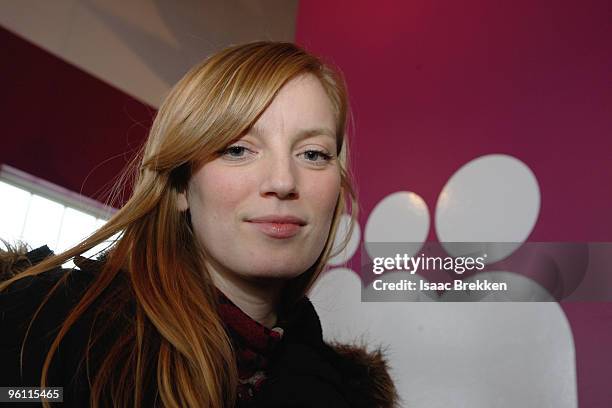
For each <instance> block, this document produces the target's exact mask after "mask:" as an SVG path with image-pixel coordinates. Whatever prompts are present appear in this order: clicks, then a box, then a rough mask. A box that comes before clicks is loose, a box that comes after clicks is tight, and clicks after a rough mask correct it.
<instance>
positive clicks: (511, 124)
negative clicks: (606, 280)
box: [296, 0, 612, 407]
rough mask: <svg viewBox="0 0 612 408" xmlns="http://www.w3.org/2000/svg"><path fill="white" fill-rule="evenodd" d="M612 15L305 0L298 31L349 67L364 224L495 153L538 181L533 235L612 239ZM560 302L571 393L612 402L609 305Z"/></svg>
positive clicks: (513, 6) (566, 8)
mask: <svg viewBox="0 0 612 408" xmlns="http://www.w3.org/2000/svg"><path fill="white" fill-rule="evenodd" d="M611 17H612V14H611V4H610V2H609V1H577V0H574V1H546V0H536V1H533V0H531V1H513V2H491V1H483V0H468V1H461V2H457V1H451V0H447V1H430V0H417V1H411V2H403V1H399V0H394V1H382V2H374V3H373V2H354V1H347V0H345V1H334V2H328V1H323V0H311V1H303V2H301V3H300V9H299V14H298V23H297V34H296V39H297V41H298V42H299V43H300V44H302V45H304V46H306V47H307V48H308V49H310V50H312V51H314V52H316V53H319V54H321V55H323V56H326V57H328V59H330V60H331V61H332V62H334V63H336V64H337V65H339V66H340V68H341V69H342V70H343V71H344V73H345V75H346V77H347V80H348V85H349V90H350V93H351V97H352V103H353V113H354V116H355V122H356V132H355V133H354V134H353V135H352V136H353V139H352V140H353V150H354V153H355V154H354V157H355V160H356V163H358V164H357V167H356V169H357V178H358V181H359V188H360V193H361V200H360V203H361V206H362V212H361V216H360V224H361V225H362V227H363V226H364V225H365V222H366V220H367V216H368V214H369V213H370V212H371V211H372V209H373V208H374V206H375V205H376V204H377V203H378V202H379V201H380V200H381V199H382V198H384V197H385V196H386V195H388V194H389V193H392V192H394V191H399V190H409V191H414V192H417V193H418V194H419V195H420V196H421V197H423V199H424V200H425V202H426V203H427V205H428V207H429V208H430V209H433V208H435V203H436V200H437V198H438V194H439V192H440V190H441V189H442V187H443V185H444V183H446V181H447V180H448V178H449V177H450V176H451V175H452V174H453V173H454V172H455V171H456V170H457V169H458V168H459V167H461V166H462V165H463V164H465V163H467V162H468V161H470V160H472V159H474V158H476V157H478V156H481V155H485V154H491V153H504V154H509V155H512V156H514V157H516V158H518V159H520V160H521V161H523V162H524V163H525V164H527V165H528V166H529V167H530V168H531V169H532V171H533V172H534V173H535V175H536V177H537V179H538V183H539V185H540V190H541V196H542V207H541V210H540V215H539V219H538V222H537V224H536V226H535V228H534V230H533V232H532V234H531V235H530V237H529V240H531V241H611V240H612V92H610V91H611V90H612V83H611V82H612V81H611V78H612V76H611V73H612V24H610V21H611ZM429 239H430V240H436V237H435V233H434V232H433V228H432V230H431V232H430V235H429ZM356 258H357V259H358V258H359V257H358V256H356ZM353 259H355V258H353ZM563 308H564V311H565V312H566V314H567V316H568V318H569V320H570V323H571V325H572V329H573V331H574V340H575V345H576V354H577V370H578V392H579V400H580V406H581V407H604V406H605V407H608V406H611V405H610V404H612V391H611V389H610V386H609V385H610V378H611V377H612V353H610V344H612V305H610V304H607V303H605V304H604V303H596V304H565V305H563Z"/></svg>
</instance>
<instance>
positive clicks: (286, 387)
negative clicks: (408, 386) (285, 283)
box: [256, 297, 398, 408]
mask: <svg viewBox="0 0 612 408" xmlns="http://www.w3.org/2000/svg"><path fill="white" fill-rule="evenodd" d="M290 314H291V315H292V319H290V320H288V321H287V322H285V327H286V328H287V330H286V331H285V334H284V337H283V341H282V342H281V345H282V346H281V348H280V350H279V352H278V354H277V355H276V356H275V358H274V360H273V363H272V366H273V367H272V371H271V374H272V378H271V381H270V382H269V383H268V385H267V388H266V389H265V392H264V393H263V394H262V395H261V396H260V397H261V401H265V404H264V405H265V406H268V407H277V406H278V407H281V406H288V405H290V406H296V407H315V406H316V407H319V406H325V407H327V406H329V407H332V406H333V407H352V408H354V407H364V408H365V407H368V408H372V407H376V408H391V407H396V406H397V404H398V396H397V392H396V390H395V386H394V384H393V381H392V379H391V376H390V373H389V366H388V364H387V360H386V356H385V352H384V350H383V349H382V348H380V347H379V348H376V349H374V350H369V349H368V348H367V346H366V345H364V344H359V345H358V344H344V343H340V342H334V341H325V340H323V336H322V327H321V323H320V319H319V316H318V314H317V312H316V310H315V308H314V306H313V305H312V303H311V302H310V300H309V299H308V298H307V297H304V299H303V300H302V301H301V302H300V303H299V307H298V308H296V311H295V312H294V313H290ZM298 401H299V403H298ZM288 402H291V403H294V405H291V404H289V403H288ZM256 406H258V405H256Z"/></svg>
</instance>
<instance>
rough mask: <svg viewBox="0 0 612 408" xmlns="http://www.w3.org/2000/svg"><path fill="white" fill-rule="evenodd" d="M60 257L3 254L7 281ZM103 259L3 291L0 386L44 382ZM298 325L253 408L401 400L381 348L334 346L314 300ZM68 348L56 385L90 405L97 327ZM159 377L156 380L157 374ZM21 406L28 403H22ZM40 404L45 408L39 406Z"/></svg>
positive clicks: (80, 328)
mask: <svg viewBox="0 0 612 408" xmlns="http://www.w3.org/2000/svg"><path fill="white" fill-rule="evenodd" d="M50 254H52V252H51V251H50V250H49V249H48V248H47V247H46V246H45V247H41V248H38V249H36V250H34V251H30V252H27V253H26V252H25V251H24V250H21V251H19V250H9V251H0V278H1V279H7V278H9V277H11V276H12V275H14V274H15V273H17V272H19V271H21V270H23V269H25V268H26V267H28V266H29V265H32V264H35V263H37V262H39V261H41V260H42V259H44V258H45V257H47V256H49V255H50ZM97 262H98V261H92V260H88V259H85V258H80V262H77V265H78V266H79V268H80V270H72V271H71V270H66V269H60V268H57V269H55V270H51V271H47V272H44V273H42V274H40V275H38V276H36V277H29V278H25V279H22V280H20V281H18V282H15V283H13V284H12V285H10V286H9V287H8V288H7V289H6V290H5V291H3V292H0V333H2V334H1V336H0V337H1V338H0V361H2V365H1V367H0V386H35V385H36V384H39V378H40V372H41V367H42V362H43V361H44V357H45V355H46V352H47V350H48V348H49V345H50V343H51V341H52V340H53V338H54V337H55V336H54V335H55V334H56V333H57V329H58V327H59V324H60V323H61V322H62V321H63V318H65V316H66V314H67V312H68V311H69V310H70V308H71V307H72V306H73V305H74V304H76V302H78V299H79V294H81V293H82V292H83V290H84V289H85V288H86V287H87V285H88V284H89V282H91V280H92V279H93V277H94V276H95V273H96V271H97V270H99V264H98V265H96V263H97ZM66 274H68V276H67V279H66V280H65V281H64V282H63V284H62V286H61V288H60V290H58V291H56V292H55V293H54V295H53V296H52V297H51V299H50V300H49V302H48V303H47V305H46V306H45V307H44V308H43V309H42V310H41V312H40V314H39V317H38V318H37V319H36V320H35V323H34V324H33V325H32V328H31V329H30V333H29V335H28V341H27V342H26V343H25V347H24V354H23V372H22V373H21V374H20V369H19V368H20V349H21V345H22V341H23V339H24V335H25V330H26V329H27V326H28V324H29V322H30V320H31V317H32V315H33V313H34V312H35V310H36V308H37V307H38V305H39V304H40V302H41V300H42V299H43V297H44V295H45V294H46V293H48V291H49V290H50V288H51V287H52V286H53V285H54V284H55V283H57V282H58V280H59V279H61V278H62V277H64V276H65V275H66ZM303 304H304V306H303V307H302V308H301V310H300V314H299V318H298V319H297V320H296V322H298V324H296V325H294V327H293V329H292V330H289V331H287V332H286V336H285V337H284V338H283V341H282V347H280V348H279V349H278V351H277V352H276V354H275V356H274V359H273V362H272V364H271V368H270V372H269V376H268V377H269V380H268V381H267V383H266V385H265V387H264V388H263V389H262V390H261V392H260V393H259V394H258V395H257V398H256V399H255V400H254V401H252V402H251V403H249V404H248V405H239V406H240V408H243V407H244V408H251V407H269V408H275V407H279V408H280V407H296V408H297V407H304V408H306V407H317V408H321V407H338V408H342V407H364V408H365V407H368V408H370V407H371V408H375V407H376V408H388V407H389V408H390V407H396V406H397V404H398V396H397V393H396V390H395V387H394V384H393V381H392V380H391V377H390V375H389V372H388V366H387V363H386V361H385V359H384V357H383V353H382V351H381V350H380V349H378V350H375V351H368V350H367V349H366V348H365V347H363V346H357V345H347V344H339V343H328V342H325V341H324V340H323V337H322V330H321V323H320V321H319V317H318V315H317V313H316V311H315V309H314V307H313V306H312V304H311V303H310V301H308V300H307V299H306V301H305V302H303ZM81 320H82V321H79V322H78V323H77V324H76V325H75V326H74V327H73V328H72V329H71V330H70V331H69V332H68V335H67V336H66V337H65V339H64V340H63V341H62V343H61V344H60V349H59V351H58V354H57V358H55V359H54V361H53V363H52V365H51V369H50V371H49V378H50V379H51V381H50V384H51V385H55V386H63V387H64V405H62V406H78V407H82V406H87V405H88V401H89V386H88V380H87V374H86V369H85V368H84V367H83V364H82V359H81V357H82V356H83V354H84V347H85V345H86V344H87V339H88V337H89V333H90V331H91V329H92V323H91V322H88V321H87V319H81ZM153 378H154V376H153ZM151 384H152V385H151V387H150V388H151V389H150V390H148V392H147V395H148V402H147V404H149V405H148V406H154V405H155V396H156V393H157V387H156V383H155V381H154V380H153V381H152V382H151ZM19 406H23V407H25V406H27V405H25V404H21V403H20V404H19ZM37 406H39V405H37Z"/></svg>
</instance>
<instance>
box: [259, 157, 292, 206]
mask: <svg viewBox="0 0 612 408" xmlns="http://www.w3.org/2000/svg"><path fill="white" fill-rule="evenodd" d="M264 167H265V169H264V171H263V175H262V182H261V189H260V192H261V195H262V196H270V195H275V196H277V197H278V198H280V199H295V198H297V197H298V189H297V174H296V173H297V169H296V168H295V163H294V162H293V160H292V158H291V155H290V154H282V155H281V154H276V155H272V156H271V157H270V158H269V160H268V162H267V163H265V164H264Z"/></svg>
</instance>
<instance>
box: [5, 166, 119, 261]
mask: <svg viewBox="0 0 612 408" xmlns="http://www.w3.org/2000/svg"><path fill="white" fill-rule="evenodd" d="M115 211H116V210H115V209H114V208H111V207H108V206H105V205H103V204H101V203H99V202H98V201H95V200H92V199H91V198H89V197H86V196H83V195H81V194H78V193H75V192H72V191H70V190H67V189H65V188H63V187H60V186H57V185H55V184H52V183H49V182H47V181H45V180H42V179H40V178H37V177H34V176H32V175H29V174H27V173H24V172H22V171H20V170H18V169H15V168H13V167H10V166H7V165H5V164H3V165H0V238H2V239H4V240H6V241H8V242H9V243H15V242H16V241H23V242H25V243H27V244H28V245H29V246H30V247H31V248H32V249H34V248H38V247H40V246H42V245H47V246H48V247H49V248H50V249H51V250H52V251H53V252H55V253H59V252H62V251H64V250H66V249H68V248H70V247H72V246H74V245H76V244H77V243H79V242H80V241H81V240H83V239H84V238H86V237H87V236H89V235H90V234H91V233H93V232H94V231H96V230H97V229H98V228H100V227H101V226H102V225H104V223H105V222H106V221H107V220H108V219H109V218H110V216H111V215H112V214H113V213H114V212H115ZM115 238H116V236H115V237H111V239H110V240H109V241H106V242H104V243H102V244H100V245H98V246H97V247H95V248H92V249H91V250H90V251H87V253H85V254H83V255H85V256H93V255H94V254H96V253H97V252H99V251H100V250H103V249H105V248H106V247H107V246H108V245H109V243H111V242H112V240H113V239H115ZM73 266H74V264H73V263H72V262H69V263H67V264H65V265H64V267H73Z"/></svg>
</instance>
